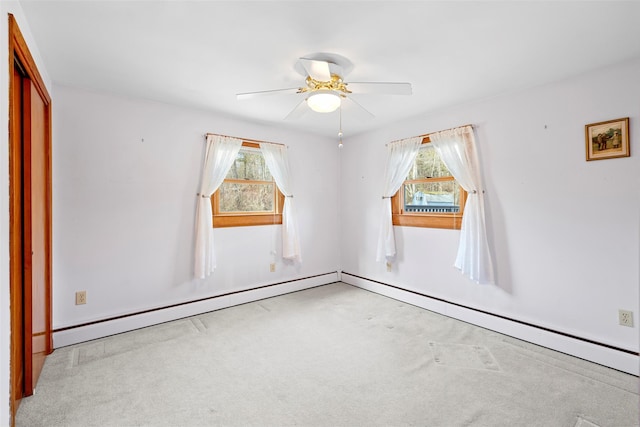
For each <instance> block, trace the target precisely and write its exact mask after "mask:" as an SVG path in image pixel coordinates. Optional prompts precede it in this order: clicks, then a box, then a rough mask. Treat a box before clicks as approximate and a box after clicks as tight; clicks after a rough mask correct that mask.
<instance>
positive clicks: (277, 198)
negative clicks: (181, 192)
mask: <svg viewBox="0 0 640 427" xmlns="http://www.w3.org/2000/svg"><path fill="white" fill-rule="evenodd" d="M242 147H247V148H257V149H258V150H259V149H260V144H257V143H255V142H248V141H242ZM223 182H234V183H242V184H264V183H265V182H266V181H255V180H246V179H241V180H238V179H226V178H225V180H224V181H223ZM273 188H274V193H275V194H274V212H221V211H220V195H219V192H220V189H219V188H218V190H216V192H215V193H213V194H212V195H211V210H212V212H213V218H212V220H213V226H214V227H215V228H220V227H248V226H254V225H277V224H282V209H283V207H284V195H283V194H282V193H281V192H280V190H279V189H278V186H277V185H276V182H275V180H274V181H273Z"/></svg>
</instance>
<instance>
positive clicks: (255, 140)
mask: <svg viewBox="0 0 640 427" xmlns="http://www.w3.org/2000/svg"><path fill="white" fill-rule="evenodd" d="M208 136H224V137H227V138H237V139H241V140H242V141H246V142H257V143H258V144H260V143H261V142H264V143H265V144H275V145H285V144H281V143H279V142H269V141H261V140H259V139H248V138H238V137H237V136H229V135H222V134H220V133H211V132H207V133H205V134H204V137H205V138H206V137H208Z"/></svg>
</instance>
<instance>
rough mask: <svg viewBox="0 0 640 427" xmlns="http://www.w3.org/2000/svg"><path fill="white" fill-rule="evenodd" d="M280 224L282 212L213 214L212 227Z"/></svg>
mask: <svg viewBox="0 0 640 427" xmlns="http://www.w3.org/2000/svg"><path fill="white" fill-rule="evenodd" d="M277 224H282V214H275V215H274V214H272V213H267V214H247V215H244V214H242V215H238V214H234V215H214V217H213V227H214V228H221V227H248V226H252V225H277Z"/></svg>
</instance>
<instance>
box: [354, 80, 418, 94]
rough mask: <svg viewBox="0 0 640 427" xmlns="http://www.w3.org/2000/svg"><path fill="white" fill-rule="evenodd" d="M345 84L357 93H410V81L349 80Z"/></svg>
mask: <svg viewBox="0 0 640 427" xmlns="http://www.w3.org/2000/svg"><path fill="white" fill-rule="evenodd" d="M346 85H347V89H349V90H350V91H351V92H353V93H357V94H369V93H374V94H382V95H411V83H385V82H349V83H347V84H346Z"/></svg>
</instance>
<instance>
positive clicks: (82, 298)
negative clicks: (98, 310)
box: [76, 291, 87, 305]
mask: <svg viewBox="0 0 640 427" xmlns="http://www.w3.org/2000/svg"><path fill="white" fill-rule="evenodd" d="M86 303H87V291H78V292H76V305H82V304H86Z"/></svg>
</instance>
